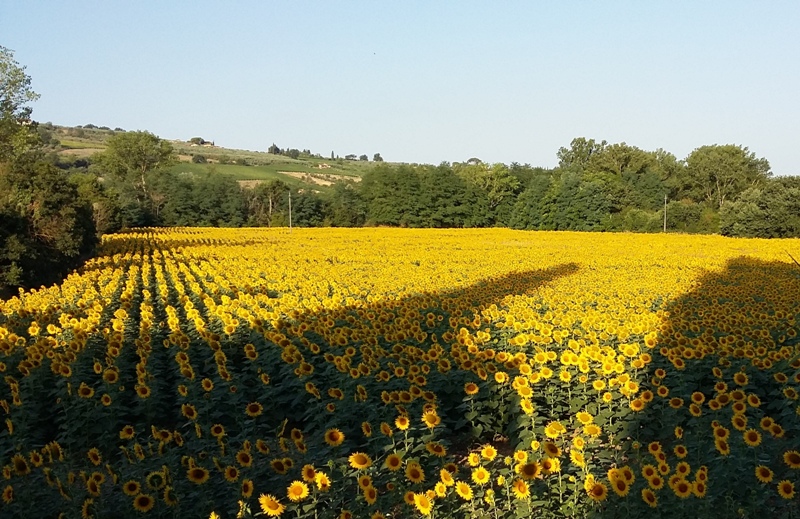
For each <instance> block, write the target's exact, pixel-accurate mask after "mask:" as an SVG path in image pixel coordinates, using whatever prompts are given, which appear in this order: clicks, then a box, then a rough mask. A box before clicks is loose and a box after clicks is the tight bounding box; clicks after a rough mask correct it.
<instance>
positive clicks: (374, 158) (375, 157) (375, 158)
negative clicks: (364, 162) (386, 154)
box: [372, 153, 383, 162]
mask: <svg viewBox="0 0 800 519" xmlns="http://www.w3.org/2000/svg"><path fill="white" fill-rule="evenodd" d="M372 161H373V162H383V157H381V154H380V153H376V154H375V155H373V156H372Z"/></svg>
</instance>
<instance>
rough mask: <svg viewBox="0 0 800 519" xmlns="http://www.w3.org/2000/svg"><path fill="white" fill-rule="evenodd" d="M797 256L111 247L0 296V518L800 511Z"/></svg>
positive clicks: (263, 242) (695, 250)
mask: <svg viewBox="0 0 800 519" xmlns="http://www.w3.org/2000/svg"><path fill="white" fill-rule="evenodd" d="M793 246H796V244H795V243H794V242H791V241H769V242H767V241H758V240H730V239H725V238H720V237H686V236H682V237H678V236H635V235H612V236H608V235H598V234H578V233H528V232H518V231H508V230H492V231H432V230H428V231H404V230H392V229H381V230H347V231H336V230H330V229H329V230H295V232H294V233H292V234H289V233H288V232H287V231H286V230H285V229H274V230H265V229H243V230H238V231H231V230H224V231H223V230H200V229H177V230H169V231H167V230H153V229H149V230H141V231H137V232H132V233H127V234H117V235H109V236H106V237H105V239H104V242H103V254H102V255H101V256H100V257H98V258H97V259H95V260H92V261H91V262H89V263H88V264H87V265H86V266H85V267H84V268H83V269H82V270H81V271H80V272H79V273H76V274H75V275H72V276H70V277H69V278H68V279H67V280H65V281H64V283H62V284H61V285H58V286H53V287H51V288H49V289H46V290H41V291H31V292H26V293H24V294H22V295H21V296H20V297H16V298H13V299H11V300H8V301H5V302H3V303H1V304H0V358H2V363H0V371H2V372H3V376H4V378H3V383H2V384H0V413H2V416H0V418H2V420H3V422H4V425H5V428H4V429H3V431H2V432H0V465H2V467H3V469H2V471H3V472H2V475H3V482H2V500H3V501H2V505H0V512H1V513H2V515H9V516H18V515H25V514H26V513H27V512H29V511H30V510H37V511H40V514H41V516H43V517H44V516H46V517H52V516H55V515H57V514H58V513H59V512H63V513H64V514H65V516H66V517H78V516H81V515H83V516H84V517H89V516H98V517H102V516H108V515H109V514H110V515H114V516H119V517H126V516H131V517H138V516H147V517H208V515H209V514H211V513H212V511H213V512H214V514H218V515H219V516H221V517H235V516H239V515H241V516H243V517H249V516H251V515H267V516H296V517H315V518H317V517H320V518H321V517H419V516H420V515H433V516H439V517H491V518H498V517H527V516H536V517H539V516H543V517H575V516H587V515H596V516H601V517H628V516H643V515H645V514H651V513H652V514H656V515H658V516H661V517H671V516H676V517H685V516H686V515H687V514H692V515H698V516H703V517H714V516H716V517H730V516H734V515H739V516H748V517H752V516H754V515H756V514H764V513H767V514H769V515H770V516H774V517H777V516H789V515H791V514H795V515H796V514H797V512H798V510H797V508H798V506H797V505H798V501H797V498H796V491H795V485H796V484H797V483H798V469H799V468H800V454H798V450H800V445H799V440H798V430H800V417H799V416H798V406H797V398H798V393H797V386H798V384H800V360H798V347H797V342H798V340H797V321H796V319H797V306H796V302H797V301H798V300H800V273H799V272H798V269H797V268H796V266H795V265H793V264H792V263H790V260H789V258H788V257H786V254H785V252H784V249H787V248H788V249H792V247H793ZM37 513H39V512H37Z"/></svg>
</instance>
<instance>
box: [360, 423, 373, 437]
mask: <svg viewBox="0 0 800 519" xmlns="http://www.w3.org/2000/svg"><path fill="white" fill-rule="evenodd" d="M361 432H362V433H363V434H364V436H366V437H367V438H371V437H372V425H371V424H370V423H369V422H361Z"/></svg>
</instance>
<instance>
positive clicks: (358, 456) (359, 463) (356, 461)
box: [347, 452, 372, 470]
mask: <svg viewBox="0 0 800 519" xmlns="http://www.w3.org/2000/svg"><path fill="white" fill-rule="evenodd" d="M347 460H348V461H349V462H350V466H351V467H353V468H354V469H358V470H361V469H365V468H368V467H369V466H370V465H372V460H371V459H370V457H369V456H367V455H366V454H364V453H363V452H354V453H353V454H351V455H350V457H349V458H348V459H347Z"/></svg>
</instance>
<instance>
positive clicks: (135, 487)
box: [122, 480, 142, 496]
mask: <svg viewBox="0 0 800 519" xmlns="http://www.w3.org/2000/svg"><path fill="white" fill-rule="evenodd" d="M122 491H123V492H125V494H126V495H129V496H135V495H137V494H139V492H141V491H142V485H140V484H139V482H138V481H134V480H130V481H126V482H125V483H123V484H122Z"/></svg>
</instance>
